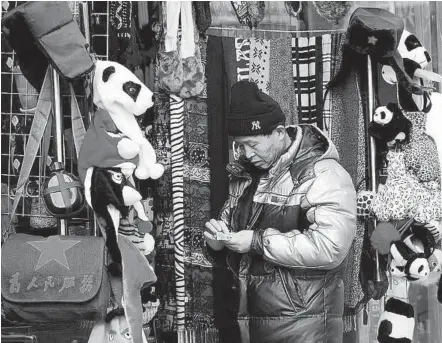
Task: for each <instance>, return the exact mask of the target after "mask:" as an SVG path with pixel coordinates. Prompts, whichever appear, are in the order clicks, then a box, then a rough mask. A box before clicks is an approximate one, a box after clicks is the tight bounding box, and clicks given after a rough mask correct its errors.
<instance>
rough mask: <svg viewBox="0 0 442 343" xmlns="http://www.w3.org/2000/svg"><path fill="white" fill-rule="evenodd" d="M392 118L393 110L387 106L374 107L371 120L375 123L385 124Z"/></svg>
mask: <svg viewBox="0 0 442 343" xmlns="http://www.w3.org/2000/svg"><path fill="white" fill-rule="evenodd" d="M392 119H393V112H392V111H391V110H390V109H389V108H388V106H380V107H378V108H376V110H375V112H374V115H373V121H374V122H375V123H378V124H381V125H387V124H388V123H390V122H391V120H392Z"/></svg>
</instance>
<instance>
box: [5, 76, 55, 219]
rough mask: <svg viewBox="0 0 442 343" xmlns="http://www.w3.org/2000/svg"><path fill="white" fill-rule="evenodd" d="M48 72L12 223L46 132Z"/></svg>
mask: <svg viewBox="0 0 442 343" xmlns="http://www.w3.org/2000/svg"><path fill="white" fill-rule="evenodd" d="M50 70H51V68H48V69H47V70H46V75H45V78H44V80H43V86H42V87H41V91H40V96H39V97H38V102H37V107H36V108H35V114H34V118H33V120H32V126H31V131H30V132H29V136H28V143H27V144H26V149H25V154H24V157H23V163H22V168H21V169H20V174H19V177H18V182H17V187H16V190H15V198H14V203H13V205H12V211H11V219H10V222H9V225H11V224H12V221H13V219H14V216H15V212H16V211H17V207H18V204H19V202H20V199H21V196H22V195H23V192H24V188H25V184H26V182H27V181H28V178H29V175H30V173H31V169H32V166H33V165H34V161H35V157H36V156H37V152H38V149H39V147H40V144H41V141H42V138H43V135H44V133H45V130H46V126H47V123H48V121H49V117H50V115H51V110H52V93H51V77H50Z"/></svg>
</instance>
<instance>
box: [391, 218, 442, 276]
mask: <svg viewBox="0 0 442 343" xmlns="http://www.w3.org/2000/svg"><path fill="white" fill-rule="evenodd" d="M435 245H436V242H435V240H434V236H433V235H432V234H431V232H430V231H429V230H428V229H426V228H425V227H422V226H412V227H411V233H410V234H409V235H407V236H406V237H404V238H403V239H402V240H400V241H397V242H394V243H393V244H392V245H391V248H390V254H391V257H392V259H393V260H392V261H391V263H390V272H391V273H392V275H395V276H398V277H401V276H405V277H406V278H407V280H409V281H416V280H423V279H426V278H427V277H428V276H429V275H430V271H431V267H430V259H432V256H433V255H434V251H435Z"/></svg>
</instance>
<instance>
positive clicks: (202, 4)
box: [192, 1, 212, 35]
mask: <svg viewBox="0 0 442 343" xmlns="http://www.w3.org/2000/svg"><path fill="white" fill-rule="evenodd" d="M192 6H193V10H194V11H195V23H196V26H197V28H198V31H199V32H200V33H201V34H202V35H205V34H206V31H207V29H208V28H209V27H210V24H211V23H212V16H211V13H210V2H209V1H192Z"/></svg>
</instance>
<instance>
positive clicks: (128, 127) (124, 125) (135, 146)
mask: <svg viewBox="0 0 442 343" xmlns="http://www.w3.org/2000/svg"><path fill="white" fill-rule="evenodd" d="M93 92H94V97H93V98H94V104H95V106H97V108H98V109H99V110H101V111H97V112H96V113H103V112H106V114H102V115H103V116H104V115H108V116H110V118H111V120H112V122H113V123H112V124H113V125H114V126H115V127H116V130H117V133H116V135H115V134H114V136H113V137H114V138H119V139H118V140H115V143H114V145H116V146H115V147H112V146H111V147H106V150H103V153H107V152H108V150H109V149H112V148H114V150H117V152H118V155H119V157H120V159H122V160H125V159H132V158H135V157H136V158H137V159H138V164H137V168H136V169H135V176H136V177H137V178H138V179H141V180H144V179H147V178H152V179H158V178H159V177H161V175H162V174H163V172H164V167H163V166H162V165H161V164H158V163H157V160H156V154H155V151H154V149H153V147H152V145H151V144H150V143H149V141H148V140H147V139H146V138H145V136H144V134H143V132H142V130H141V129H140V127H139V125H138V122H137V120H136V117H139V116H141V115H143V114H144V113H145V112H146V111H147V110H148V109H149V108H151V107H152V106H153V104H154V100H153V93H152V91H151V90H150V89H149V88H147V87H146V86H145V85H144V84H143V83H142V82H141V81H140V80H139V79H138V78H137V77H136V76H135V74H134V73H132V72H131V71H130V70H129V69H127V68H126V67H124V66H123V65H121V64H119V63H116V62H110V61H97V62H96V67H95V72H94V77H93ZM97 130H98V128H97ZM87 138H88V137H87V134H86V137H85V141H84V142H83V146H84V145H85V144H87V143H88V144H87V146H86V147H85V149H89V150H92V151H94V150H96V149H97V145H101V144H100V143H102V141H100V140H99V139H97V138H99V137H98V135H95V136H94V137H92V138H95V139H91V141H90V142H87V143H86V139H87ZM83 146H82V148H83ZM85 155H86V156H85V158H86V160H87V163H84V164H85V165H83V166H82V168H83V169H87V168H88V167H90V166H93V167H102V168H104V167H113V166H108V165H97V163H106V161H105V158H101V159H98V162H97V158H95V159H94V160H91V159H89V158H88V157H87V156H88V154H87V152H86V153H85ZM115 155H117V154H115ZM105 156H108V155H105ZM117 157H118V156H117Z"/></svg>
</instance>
